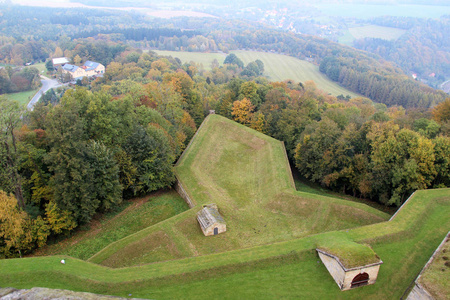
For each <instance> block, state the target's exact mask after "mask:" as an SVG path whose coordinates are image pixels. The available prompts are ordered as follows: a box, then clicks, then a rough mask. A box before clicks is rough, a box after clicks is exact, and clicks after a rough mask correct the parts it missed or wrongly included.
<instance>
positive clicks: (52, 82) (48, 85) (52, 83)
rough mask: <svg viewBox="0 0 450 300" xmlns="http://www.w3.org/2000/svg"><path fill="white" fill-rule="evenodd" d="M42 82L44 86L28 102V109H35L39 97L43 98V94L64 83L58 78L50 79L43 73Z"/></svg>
mask: <svg viewBox="0 0 450 300" xmlns="http://www.w3.org/2000/svg"><path fill="white" fill-rule="evenodd" d="M41 82H42V87H41V89H40V90H39V91H38V92H37V93H36V95H34V97H33V98H32V99H31V100H30V102H29V103H28V105H27V108H28V110H33V107H34V106H35V105H36V103H37V102H38V101H39V99H41V97H42V95H44V94H45V93H46V92H47V91H48V90H49V89H52V88H57V87H60V86H62V85H63V84H62V83H59V82H58V80H56V79H50V78H48V77H45V76H42V75H41Z"/></svg>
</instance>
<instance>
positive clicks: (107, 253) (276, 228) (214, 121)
mask: <svg viewBox="0 0 450 300" xmlns="http://www.w3.org/2000/svg"><path fill="white" fill-rule="evenodd" d="M284 151H285V150H284V147H283V145H282V144H281V142H279V141H277V140H275V139H273V138H270V137H268V136H266V135H264V134H261V133H258V132H256V131H254V130H252V129H250V128H248V127H245V126H242V125H240V124H237V123H235V122H233V121H231V120H228V119H226V118H224V117H221V116H219V115H210V116H209V117H208V118H207V119H206V120H205V121H204V124H203V125H202V127H201V129H200V130H199V131H198V134H197V136H196V138H195V140H194V141H193V143H192V145H191V146H190V148H189V149H188V151H186V153H185V154H184V155H183V156H182V158H181V159H180V161H179V162H178V164H177V165H176V167H175V170H176V174H177V176H178V178H179V179H180V181H181V182H182V183H183V186H184V187H185V189H186V191H187V192H188V194H189V195H190V197H191V199H194V201H195V202H196V205H197V206H196V207H195V208H194V209H191V210H189V211H186V212H184V213H182V214H179V215H177V216H175V217H173V218H171V219H168V220H166V221H164V222H162V223H160V224H157V225H156V226H152V227H148V228H146V229H144V230H142V231H140V232H138V233H136V234H134V235H133V236H130V237H127V238H124V239H122V240H119V241H117V242H115V243H113V244H111V245H109V246H108V247H106V248H105V249H103V250H102V251H100V252H99V253H97V254H96V255H94V256H93V257H91V258H89V261H90V262H94V263H99V264H102V265H105V266H109V267H125V266H133V265H137V264H143V263H150V262H155V261H161V260H165V259H175V258H182V257H189V256H198V255H206V254H212V253H220V252H225V251H230V250H236V249H241V248H248V247H252V246H257V245H263V244H269V243H273V242H278V241H283V240H289V239H292V238H298V237H302V236H307V235H310V234H315V233H319V232H324V231H329V230H335V229H338V228H340V229H344V228H353V227H356V226H361V225H367V224H371V223H376V222H381V221H384V220H387V218H388V217H389V215H388V214H386V213H383V212H380V211H378V210H376V209H374V208H371V207H369V206H367V205H364V204H361V203H356V202H351V201H346V200H341V199H338V198H331V197H325V196H320V195H314V194H308V193H302V192H296V191H295V189H294V182H293V179H292V177H291V176H292V175H291V172H290V167H289V164H288V161H287V158H286V156H285V152H284ZM262 161H263V162H264V163H260V162H262ZM209 203H216V204H217V205H218V206H219V209H220V211H221V213H222V214H223V216H224V218H225V220H226V222H227V228H230V229H229V230H228V231H227V232H226V234H223V235H218V236H216V237H214V238H213V239H205V237H204V236H203V234H202V232H201V230H200V228H199V226H198V223H197V220H196V217H195V216H196V213H197V211H198V210H199V208H200V207H201V205H203V204H209ZM344 211H346V212H347V213H345V214H344V213H343V212H344ZM155 239H159V240H161V243H158V244H151V246H150V245H149V242H151V241H154V240H155ZM136 249H139V251H137V250H136ZM167 253H170V256H169V257H168V256H167ZM124 258H126V259H124Z"/></svg>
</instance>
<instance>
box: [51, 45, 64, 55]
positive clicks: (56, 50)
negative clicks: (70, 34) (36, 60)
mask: <svg viewBox="0 0 450 300" xmlns="http://www.w3.org/2000/svg"><path fill="white" fill-rule="evenodd" d="M61 56H63V51H62V50H61V48H60V47H56V49H55V53H53V57H61Z"/></svg>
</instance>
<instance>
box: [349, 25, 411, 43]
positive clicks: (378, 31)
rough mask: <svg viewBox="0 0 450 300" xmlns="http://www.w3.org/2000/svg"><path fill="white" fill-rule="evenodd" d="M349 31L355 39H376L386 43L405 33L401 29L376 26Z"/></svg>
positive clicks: (350, 29) (355, 28)
mask: <svg viewBox="0 0 450 300" xmlns="http://www.w3.org/2000/svg"><path fill="white" fill-rule="evenodd" d="M349 31H350V33H351V35H352V36H353V37H354V38H355V39H363V38H378V39H383V40H388V41H392V40H396V39H398V38H399V37H400V36H402V35H403V34H404V33H405V32H406V30H403V29H398V28H392V27H384V26H376V25H367V26H361V27H353V28H349Z"/></svg>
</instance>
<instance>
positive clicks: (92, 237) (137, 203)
mask: <svg viewBox="0 0 450 300" xmlns="http://www.w3.org/2000/svg"><path fill="white" fill-rule="evenodd" d="M125 205H126V208H125V209H124V210H123V211H121V212H119V213H117V214H114V213H113V214H110V215H106V216H103V217H102V218H101V219H99V220H93V221H91V222H90V224H89V226H87V227H88V228H86V229H85V230H79V231H77V232H76V233H75V234H74V235H73V236H71V237H70V238H68V239H65V240H63V241H60V242H58V243H54V244H52V245H48V246H46V247H44V248H42V249H39V251H38V252H37V253H34V254H33V255H39V256H42V255H55V254H63V255H69V256H72V257H76V258H80V259H88V258H89V257H91V256H92V255H94V254H95V253H97V252H98V251H100V250H101V249H103V248H105V247H106V246H107V245H108V244H110V243H112V242H115V241H117V240H120V239H122V238H124V237H126V236H128V235H130V234H133V233H135V232H137V231H140V230H142V229H144V228H146V227H148V226H151V225H154V224H157V223H159V222H161V221H163V220H165V219H167V218H170V217H172V216H174V215H177V214H179V213H182V212H184V211H186V210H187V209H189V207H188V205H187V204H186V202H185V201H184V200H183V199H182V198H181V197H180V195H178V193H177V192H176V191H175V190H168V191H159V192H156V193H153V194H151V195H148V196H146V197H143V198H138V199H133V200H128V201H127V203H125Z"/></svg>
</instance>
